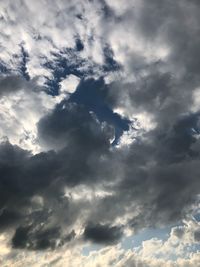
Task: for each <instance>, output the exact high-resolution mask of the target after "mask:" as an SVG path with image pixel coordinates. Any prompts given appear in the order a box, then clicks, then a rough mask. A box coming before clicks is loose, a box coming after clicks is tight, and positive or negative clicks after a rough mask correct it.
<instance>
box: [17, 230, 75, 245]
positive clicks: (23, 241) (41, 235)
mask: <svg viewBox="0 0 200 267" xmlns="http://www.w3.org/2000/svg"><path fill="white" fill-rule="evenodd" d="M73 238H74V233H73V232H72V233H70V234H69V235H68V236H66V237H63V236H62V237H61V233H60V229H59V227H54V228H49V229H34V228H32V227H31V226H26V227H25V226H24V227H22V226H20V227H18V228H17V229H16V231H15V234H14V236H13V238H12V245H13V247H14V248H18V249H24V248H27V249H30V250H44V249H55V248H56V247H59V246H60V245H63V244H64V243H65V242H69V241H70V240H71V239H73Z"/></svg>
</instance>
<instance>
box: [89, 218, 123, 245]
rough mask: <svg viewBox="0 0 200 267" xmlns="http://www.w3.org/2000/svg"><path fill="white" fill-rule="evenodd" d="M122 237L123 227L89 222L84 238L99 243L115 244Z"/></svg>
mask: <svg viewBox="0 0 200 267" xmlns="http://www.w3.org/2000/svg"><path fill="white" fill-rule="evenodd" d="M121 237H122V229H121V228H120V227H116V226H109V225H101V224H97V225H93V224H91V223H89V224H88V225H87V226H86V228H85V231H84V238H85V239H86V240H90V241H92V242H94V243H97V244H106V245H110V244H114V243H116V242H118V241H119V240H120V238H121Z"/></svg>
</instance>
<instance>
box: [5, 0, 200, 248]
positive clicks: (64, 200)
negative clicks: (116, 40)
mask: <svg viewBox="0 0 200 267" xmlns="http://www.w3.org/2000/svg"><path fill="white" fill-rule="evenodd" d="M102 2H103V5H104V7H103V12H104V15H105V17H106V18H107V17H108V16H111V15H113V11H112V10H111V9H110V8H109V6H107V5H106V4H105V2H104V1H102ZM141 3H142V8H140V9H139V10H136V11H134V12H135V13H134V14H135V15H134V18H136V22H135V24H134V25H136V26H135V27H136V28H137V31H138V32H139V33H140V35H141V36H143V39H144V40H145V41H153V40H154V39H156V37H157V36H159V38H160V40H162V41H163V40H164V41H165V42H166V43H167V45H169V48H170V53H169V56H167V57H166V58H165V59H162V60H159V61H157V62H152V63H151V62H150V63H149V62H146V61H145V58H143V57H141V56H140V55H135V54H133V55H132V57H131V56H130V63H129V65H130V66H129V67H130V69H131V68H132V69H131V70H133V71H135V70H136V69H137V74H138V75H136V76H137V77H136V79H135V80H134V82H130V81H129V82H127V81H126V80H125V81H118V82H112V83H111V84H108V85H105V83H104V80H103V79H98V80H94V79H84V78H83V77H84V76H87V75H89V74H91V73H92V71H93V70H91V69H90V68H89V69H87V72H85V73H84V71H83V70H82V69H81V66H82V65H84V64H85V63H86V61H85V60H82V59H81V58H80V59H79V58H77V57H76V53H77V51H78V53H79V52H81V51H82V50H84V49H85V47H84V43H82V40H81V39H76V48H75V49H74V50H73V49H66V50H63V51H61V52H57V53H54V54H53V55H54V60H52V61H47V63H46V65H45V67H46V68H47V69H50V70H51V71H52V77H51V78H47V82H46V86H47V87H48V90H49V91H48V92H50V93H51V94H52V95H57V94H59V83H60V81H61V80H62V79H63V78H65V77H66V76H67V75H69V74H74V75H76V76H78V77H80V78H82V80H81V83H80V84H79V86H78V88H77V90H76V91H75V93H74V94H72V95H71V97H70V98H69V100H64V101H62V102H61V103H59V104H58V105H57V106H56V107H55V108H54V109H53V110H52V111H50V112H49V114H47V115H46V116H44V117H43V118H42V119H41V120H40V121H39V123H38V125H37V126H38V142H39V143H40V144H41V147H42V148H45V151H46V152H41V153H38V154H36V155H32V154H31V153H30V152H28V151H25V150H23V149H21V148H20V147H18V146H14V145H12V144H10V143H9V142H5V143H2V144H1V145H0V209H1V210H0V230H1V231H4V230H5V229H6V228H9V229H10V228H13V229H15V234H14V236H13V239H12V245H13V247H14V248H30V249H33V250H34V249H35V250H39V249H46V248H56V244H57V240H60V241H59V244H64V243H65V242H68V240H71V239H73V237H74V232H70V231H71V229H70V231H69V232H67V231H68V229H67V231H66V232H67V233H64V230H65V228H68V227H69V228H70V227H71V228H72V227H73V225H74V224H75V222H76V220H77V219H78V218H79V216H80V217H81V216H82V214H83V213H84V214H85V216H87V218H86V219H85V220H86V221H92V222H93V223H88V225H87V226H86V227H85V230H84V238H85V239H86V240H89V241H91V242H94V243H99V244H113V243H116V242H118V240H120V238H121V237H122V228H121V227H120V226H112V224H113V223H114V222H115V220H116V219H119V220H120V219H124V218H127V217H126V216H127V215H128V218H131V219H128V221H127V226H129V227H131V228H133V229H134V230H135V231H137V230H140V229H142V228H144V227H155V226H160V225H166V224H171V223H176V222H177V221H179V220H181V219H183V218H185V217H186V215H187V214H188V213H189V212H190V211H191V209H192V206H193V205H195V204H196V203H197V201H198V198H197V196H198V194H199V193H200V189H199V188H200V182H199V175H200V170H199V160H200V159H199V148H200V145H199V139H198V138H199V133H200V124H199V112H196V113H192V112H191V108H192V104H193V91H194V89H195V88H196V87H198V86H199V67H200V63H199V57H198V55H199V49H200V39H199V37H198V36H199V29H198V27H197V26H198V25H199V5H198V4H197V2H196V1H190V3H189V1H176V2H175V1H171V0H168V1H159V0H152V1H147V0H146V1H141ZM111 11H112V12H111ZM137 12H138V13H137ZM191 15H192V19H189V17H191ZM132 19H133V17H132V16H131V15H130V13H129V12H128V13H126V16H125V17H124V18H123V16H122V18H121V23H123V22H124V23H125V26H126V23H128V25H132V24H130V23H131V21H132ZM123 20H124V21H123ZM155 49H156V47H155ZM22 53H23V66H22V74H23V76H26V78H28V76H27V75H28V73H27V67H26V64H27V60H28V56H27V55H26V52H25V50H24V51H22ZM74 58H76V60H74ZM104 61H105V64H104V66H103V67H102V68H103V69H104V71H105V72H107V71H115V70H119V65H118V63H117V62H116V61H115V60H114V54H113V51H112V47H110V46H109V45H108V46H107V47H106V48H105V50H104ZM142 72H145V75H142V74H141V73H142ZM0 88H2V89H1V91H0V95H4V94H7V93H12V92H13V93H14V91H16V90H19V89H20V88H21V78H18V77H15V76H12V77H11V76H10V77H3V78H2V79H1V80H0ZM118 107H123V108H124V109H125V110H126V111H128V112H127V113H129V112H130V113H131V114H133V115H134V114H135V113H137V112H139V113H140V112H141V113H142V112H146V113H147V114H150V115H152V117H153V118H154V119H155V122H156V127H155V128H154V129H153V130H149V131H148V132H146V133H144V134H143V135H142V137H138V138H137V139H136V140H135V141H134V142H133V143H132V144H131V145H129V146H127V147H120V148H116V147H114V146H112V147H111V145H110V142H109V141H110V139H112V138H113V128H115V131H116V132H117V139H119V137H120V136H121V135H122V133H123V132H124V131H128V130H129V124H130V120H128V119H125V118H122V117H121V116H120V115H119V114H117V113H115V112H114V111H113V109H114V108H118ZM103 122H104V123H103ZM105 122H106V123H105ZM115 134H116V133H115ZM115 137H116V136H115ZM47 150H48V151H47ZM79 185H85V186H87V188H93V186H96V187H98V186H99V187H100V185H101V186H102V185H103V187H104V189H106V190H107V191H109V193H110V194H108V195H105V196H103V197H101V198H100V199H93V200H92V201H91V203H89V201H88V202H86V204H84V203H81V204H80V203H79V204H77V205H74V206H73V204H72V203H71V200H70V199H69V198H68V197H63V196H64V194H65V192H64V189H65V187H66V186H67V187H69V188H71V189H72V190H73V189H76V187H77V186H79ZM80 194H81V192H80ZM38 196H39V197H42V200H43V203H42V204H41V203H39V202H37V201H38V200H37V197H38ZM34 197H35V199H34ZM82 202H84V201H82ZM38 203H39V204H38ZM63 210H64V211H65V212H63ZM83 217H84V216H83ZM45 223H46V224H47V225H46V228H45V227H44V228H43V227H42V226H41V225H43V224H45ZM84 223H85V222H83V225H84ZM180 235H181V233H177V236H180ZM194 239H195V240H196V241H198V240H199V233H198V232H195V234H194Z"/></svg>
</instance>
